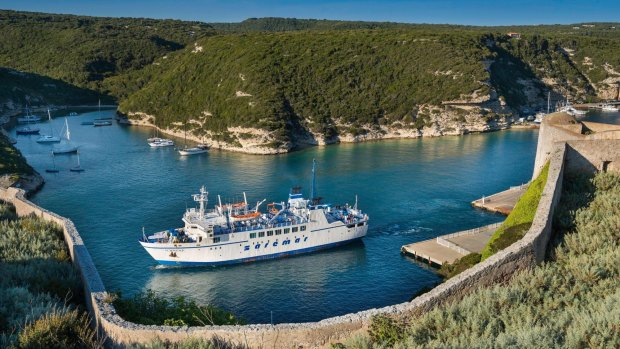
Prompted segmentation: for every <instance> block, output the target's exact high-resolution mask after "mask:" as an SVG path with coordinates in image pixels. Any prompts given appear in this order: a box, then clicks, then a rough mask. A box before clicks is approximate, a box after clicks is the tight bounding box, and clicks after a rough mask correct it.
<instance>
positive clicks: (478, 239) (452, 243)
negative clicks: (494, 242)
mask: <svg viewBox="0 0 620 349" xmlns="http://www.w3.org/2000/svg"><path fill="white" fill-rule="evenodd" d="M500 225H502V222H499V223H494V224H489V225H485V226H483V227H479V228H474V229H469V230H464V231H460V232H457V233H452V234H447V235H442V236H438V237H436V238H434V239H429V240H425V241H420V242H415V243H412V244H408V245H404V246H402V247H401V248H400V250H401V252H402V253H403V254H405V255H408V256H411V257H413V258H415V259H416V260H422V261H424V262H426V263H428V264H429V265H437V266H441V265H442V264H444V263H453V262H454V261H455V260H457V259H459V258H461V257H463V256H466V255H468V254H470V253H474V252H476V253H480V252H481V251H482V249H483V248H484V246H486V244H487V243H488V242H489V240H490V239H491V236H492V235H493V233H495V231H496V230H497V228H499V226H500Z"/></svg>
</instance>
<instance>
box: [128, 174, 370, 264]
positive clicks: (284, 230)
mask: <svg viewBox="0 0 620 349" xmlns="http://www.w3.org/2000/svg"><path fill="white" fill-rule="evenodd" d="M314 173H315V165H313V180H312V183H313V185H312V192H311V197H314V194H316V193H315V190H314V181H315V180H314ZM208 195H209V193H208V192H207V190H206V189H205V187H204V186H203V187H202V188H200V193H199V194H195V195H193V199H194V201H196V202H197V203H198V207H196V208H189V209H187V210H186V211H185V214H184V215H183V219H182V220H183V222H184V227H182V228H176V229H169V230H165V231H160V232H157V233H155V234H152V235H150V236H146V234H144V233H143V236H142V239H141V240H140V244H141V245H142V246H143V247H144V248H145V249H146V251H147V252H148V253H149V254H150V255H151V256H152V257H153V258H154V259H155V260H156V261H157V262H159V263H160V264H164V265H179V266H191V265H196V266H197V265H218V264H234V263H243V262H252V261H257V260H263V259H272V258H279V257H284V256H290V255H295V254H301V253H308V252H313V251H317V250H323V249H327V248H331V247H336V246H340V245H344V244H346V243H350V242H352V241H355V240H358V239H361V238H362V237H364V236H365V235H366V232H367V230H368V215H367V214H365V213H363V212H362V211H361V210H360V209H358V208H357V198H356V200H355V205H354V206H349V205H344V206H334V205H331V204H322V203H320V199H305V198H304V197H303V195H302V193H301V188H300V187H295V188H292V189H291V191H290V193H289V196H288V200H287V201H286V202H272V203H270V204H268V205H266V210H265V212H262V211H260V207H261V205H262V204H263V203H264V202H265V200H263V201H260V202H257V203H256V205H253V206H250V205H249V204H248V202H247V198H246V195H245V193H244V195H243V196H244V200H243V201H242V202H237V203H228V204H222V201H221V198H220V196H218V202H217V204H216V205H215V207H214V208H213V209H207V206H208Z"/></svg>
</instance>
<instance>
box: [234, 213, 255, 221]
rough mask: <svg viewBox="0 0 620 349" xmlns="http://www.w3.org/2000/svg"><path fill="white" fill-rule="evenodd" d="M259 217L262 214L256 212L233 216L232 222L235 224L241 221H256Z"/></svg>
mask: <svg viewBox="0 0 620 349" xmlns="http://www.w3.org/2000/svg"><path fill="white" fill-rule="evenodd" d="M258 217H260V212H259V211H256V212H250V213H246V214H236V215H231V216H230V220H231V221H233V222H239V221H248V220H250V219H256V218H258Z"/></svg>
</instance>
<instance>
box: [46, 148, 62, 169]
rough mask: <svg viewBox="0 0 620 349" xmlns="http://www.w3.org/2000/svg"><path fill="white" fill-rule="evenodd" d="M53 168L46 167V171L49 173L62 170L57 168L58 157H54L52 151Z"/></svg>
mask: <svg viewBox="0 0 620 349" xmlns="http://www.w3.org/2000/svg"><path fill="white" fill-rule="evenodd" d="M52 165H53V167H52V168H47V169H45V172H47V173H58V172H60V170H59V169H57V168H56V158H55V157H54V153H53V152H52Z"/></svg>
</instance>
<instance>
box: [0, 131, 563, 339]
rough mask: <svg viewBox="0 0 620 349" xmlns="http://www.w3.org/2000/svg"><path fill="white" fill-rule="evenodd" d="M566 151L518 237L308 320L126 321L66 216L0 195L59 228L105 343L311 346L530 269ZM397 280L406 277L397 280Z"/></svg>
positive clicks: (539, 253) (19, 194)
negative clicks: (457, 269)
mask: <svg viewBox="0 0 620 349" xmlns="http://www.w3.org/2000/svg"><path fill="white" fill-rule="evenodd" d="M566 152H567V148H566V145H565V144H564V143H562V144H556V146H555V148H554V149H553V150H552V151H551V152H550V157H551V158H550V168H549V176H548V180H547V184H546V185H545V188H544V190H543V194H542V197H541V200H540V203H539V206H538V211H537V213H536V216H535V218H534V222H533V224H532V227H531V228H530V230H529V231H528V233H527V234H526V235H525V236H524V238H523V239H522V240H520V241H518V242H516V243H515V244H513V245H512V246H510V247H508V248H507V249H505V250H503V251H500V252H499V253H497V254H495V255H493V256H492V257H490V258H488V259H487V260H485V261H484V262H482V263H480V264H478V265H476V266H474V267H473V268H471V269H469V270H466V271H465V272H463V273H461V274H460V275H458V276H456V277H454V278H452V279H450V280H448V281H447V282H445V283H443V284H441V285H439V286H437V287H436V288H435V289H433V290H432V291H430V292H428V293H426V294H423V295H421V296H419V297H417V298H415V299H414V300H413V301H411V302H405V303H401V304H397V305H393V306H388V307H384V308H380V309H370V310H366V311H362V312H359V313H354V314H347V315H343V316H338V317H333V318H329V319H325V320H321V321H318V322H312V323H295V324H278V325H275V326H272V325H245V326H205V327H171V326H144V325H138V324H134V323H130V322H127V321H125V320H123V319H122V318H121V317H120V316H118V315H117V314H116V312H115V309H114V307H113V305H112V304H109V303H107V302H106V296H107V293H106V292H105V288H104V286H103V283H102V281H101V278H100V276H99V273H98V272H97V269H96V268H95V266H94V264H93V262H92V259H91V257H90V255H89V253H88V251H87V249H86V247H85V246H84V244H83V242H82V239H81V238H80V236H79V234H78V232H77V230H76V229H75V227H74V225H73V223H72V222H71V220H69V219H67V218H64V217H61V216H58V215H56V214H54V213H52V212H49V211H47V210H45V209H43V208H40V207H38V206H36V205H34V204H33V203H31V202H29V201H28V200H26V199H25V198H24V195H23V194H24V192H23V191H22V190H20V189H15V188H9V189H8V190H1V191H0V199H3V200H5V201H9V202H12V203H13V204H14V205H15V207H16V209H17V213H18V214H19V215H27V214H35V215H37V216H39V217H42V218H43V219H46V220H50V221H54V222H56V223H58V224H60V225H61V226H62V227H63V230H64V232H65V240H66V241H67V245H68V246H69V250H70V252H71V258H72V260H73V262H74V263H75V265H76V266H77V267H78V269H79V270H80V273H81V277H82V280H83V284H84V290H85V294H86V297H87V299H86V301H87V304H88V309H89V311H90V312H91V314H92V316H93V318H94V319H95V322H96V325H97V326H98V327H99V328H100V329H101V330H102V331H103V333H104V334H105V335H106V336H107V337H108V338H109V343H110V346H123V345H125V344H128V343H135V342H149V341H151V340H152V339H154V338H160V339H164V340H169V341H173V342H174V341H178V340H181V339H184V338H188V337H191V336H199V337H203V338H211V337H213V336H219V337H221V338H223V339H227V340H230V341H233V342H235V343H240V344H246V345H248V346H250V347H254V348H258V347H270V348H293V347H294V348H299V347H303V348H317V347H325V346H326V345H327V344H329V343H334V342H339V341H344V340H346V339H347V338H350V337H351V336H353V335H355V334H358V333H365V332H366V331H367V329H368V326H369V324H370V322H371V320H372V316H373V315H376V314H389V315H392V316H401V317H412V316H417V315H419V314H422V313H424V312H426V311H429V310H431V309H432V308H433V307H435V306H438V305H441V304H446V303H448V302H451V301H455V300H458V299H460V298H462V297H463V296H465V295H467V294H468V293H470V292H471V291H473V290H475V289H477V288H479V287H481V286H486V285H491V284H495V283H498V282H503V281H505V280H508V279H509V278H511V277H512V275H513V274H514V273H515V272H516V271H519V270H523V269H526V268H531V267H532V266H534V265H536V264H537V263H540V262H541V261H542V260H543V258H544V255H545V251H546V248H547V243H548V241H549V239H550V236H551V222H552V216H553V211H554V209H555V206H556V205H557V203H558V201H559V199H560V194H561V189H562V177H563V171H564V159H565V154H566ZM395 253H397V252H396V251H395ZM403 282H407V281H406V280H403Z"/></svg>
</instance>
